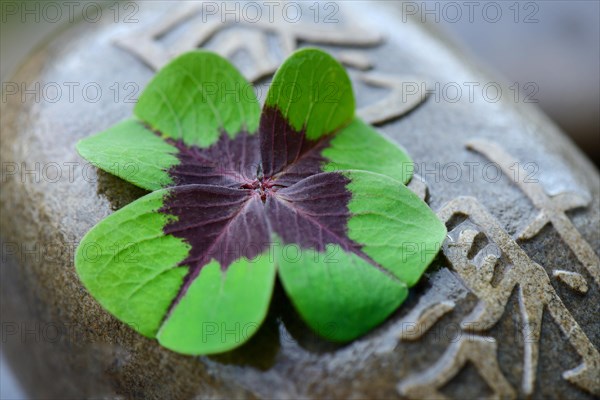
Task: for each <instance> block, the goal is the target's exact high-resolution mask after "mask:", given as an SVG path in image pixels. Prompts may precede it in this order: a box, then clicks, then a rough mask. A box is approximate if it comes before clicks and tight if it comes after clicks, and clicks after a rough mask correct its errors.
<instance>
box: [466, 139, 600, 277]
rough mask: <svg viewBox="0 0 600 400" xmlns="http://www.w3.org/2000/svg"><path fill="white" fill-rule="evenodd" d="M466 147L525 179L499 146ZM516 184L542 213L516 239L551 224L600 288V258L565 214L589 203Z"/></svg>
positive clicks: (574, 196)
mask: <svg viewBox="0 0 600 400" xmlns="http://www.w3.org/2000/svg"><path fill="white" fill-rule="evenodd" d="M467 146H468V148H470V149H472V150H474V151H476V152H478V153H480V154H482V155H484V156H485V157H487V158H488V159H489V160H490V161H493V162H495V163H496V164H498V165H499V166H500V168H502V171H503V172H504V173H505V174H507V175H508V176H511V175H510V174H511V166H512V165H517V167H518V168H519V169H520V171H519V176H526V171H525V170H524V169H523V167H522V165H520V164H519V163H516V162H515V160H514V159H513V157H511V156H510V155H509V154H508V153H507V152H506V151H505V150H504V149H503V148H501V147H500V146H498V145H497V144H495V143H492V142H489V141H485V140H475V141H471V142H469V143H468V144H467ZM515 183H516V184H517V185H518V186H519V188H520V189H521V190H522V191H523V192H524V193H525V194H526V195H527V197H528V198H529V199H530V200H531V202H532V203H533V205H534V206H535V207H536V208H538V209H539V210H540V211H539V213H538V215H537V216H536V217H535V219H534V220H533V221H532V222H531V223H530V224H529V225H528V226H527V227H525V228H524V229H523V230H522V231H521V232H520V233H519V234H518V235H517V239H521V240H526V239H531V238H533V237H534V236H535V235H537V234H538V233H539V232H540V231H541V230H542V228H543V227H544V226H545V225H546V224H548V223H551V224H552V226H553V227H554V229H556V231H557V232H558V234H559V235H560V236H561V238H562V239H563V240H564V241H565V243H566V244H567V245H568V246H569V248H570V249H571V250H572V251H573V253H574V254H575V256H576V257H577V259H578V260H579V262H581V264H583V266H584V267H585V268H586V269H587V271H588V272H589V273H590V275H591V276H592V278H593V279H594V282H596V285H600V258H598V256H597V255H596V253H595V252H594V249H593V248H592V246H590V244H589V243H588V242H587V241H586V240H585V239H584V238H583V237H582V236H581V234H580V233H579V231H578V230H577V228H575V226H574V225H573V223H572V222H571V220H570V219H569V217H568V216H567V215H566V213H565V211H567V210H571V209H574V208H579V207H585V206H587V205H588V204H589V202H590V200H588V199H585V198H583V197H581V196H580V195H578V194H575V193H561V194H559V195H557V196H554V197H549V196H548V195H547V194H546V192H545V191H544V188H543V187H542V186H541V185H540V184H538V183H535V182H526V181H525V180H521V179H517V180H516V182H515Z"/></svg>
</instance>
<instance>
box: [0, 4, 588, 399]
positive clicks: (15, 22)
mask: <svg viewBox="0 0 600 400" xmlns="http://www.w3.org/2000/svg"><path fill="white" fill-rule="evenodd" d="M84 2H85V1H84ZM84 2H77V3H84ZM87 2H92V1H87ZM93 2H94V3H96V4H98V5H100V6H102V7H110V6H111V5H112V4H114V1H93ZM35 3H40V2H39V1H5V0H2V1H0V6H1V12H0V17H1V18H0V78H1V80H2V82H4V81H6V80H8V79H10V76H11V75H12V73H13V72H14V70H15V69H16V68H18V66H19V64H20V63H21V62H23V61H24V59H25V58H26V57H27V56H28V55H29V54H30V53H31V52H32V51H33V50H34V49H35V48H36V47H37V46H40V45H41V44H43V42H44V41H45V40H47V39H48V38H50V37H51V36H52V34H53V33H55V32H57V31H59V30H62V29H65V28H67V27H68V23H69V16H68V15H67V14H66V13H63V15H62V17H61V18H57V19H56V20H54V16H50V18H38V20H37V21H36V18H35V15H29V16H27V15H25V16H23V15H21V14H20V13H12V12H10V10H11V8H10V7H14V6H15V5H16V7H17V8H19V9H28V7H30V9H35V7H36V6H35ZM57 3H60V1H59V2H57ZM71 3H72V2H71ZM408 3H410V4H408ZM398 7H403V11H404V14H406V15H411V16H412V17H413V18H416V19H418V20H422V21H426V23H428V24H430V25H435V26H436V27H437V28H438V29H439V30H440V31H441V32H442V34H443V36H446V37H447V38H448V39H449V40H450V41H452V42H454V43H455V44H456V45H457V46H458V47H459V48H462V49H463V50H464V52H465V53H466V54H468V55H469V56H470V57H471V58H473V59H475V60H476V62H478V63H479V64H480V65H482V66H484V67H485V68H486V69H488V70H489V71H490V72H491V75H492V76H495V77H496V78H497V79H499V80H501V81H503V82H504V83H505V84H506V86H507V87H510V88H515V90H517V89H518V90H520V92H521V93H520V96H522V98H525V97H526V98H527V99H528V100H529V101H530V102H533V103H537V105H538V106H539V107H540V108H541V109H542V110H544V112H545V113H546V114H547V115H548V116H550V118H551V119H552V120H554V121H555V123H556V124H557V125H559V126H560V127H561V128H562V129H563V130H564V131H565V132H566V133H567V134H568V135H569V136H570V137H571V138H572V139H573V140H574V141H575V142H576V143H577V145H578V146H579V147H580V148H581V149H582V150H583V151H584V152H585V153H586V154H587V155H588V156H589V157H590V158H591V159H592V160H593V161H594V162H595V163H596V165H600V1H597V0H591V1H589V0H579V1H577V0H576V1H566V0H564V1H563V0H557V1H520V2H517V1H501V2H493V1H471V2H464V1H456V2H455V1H450V2H444V1H418V2H405V3H404V4H403V3H402V2H398ZM64 8H65V9H66V7H64ZM498 12H500V13H501V14H502V15H500V16H499V15H498ZM0 117H1V116H0ZM3 341H4V340H3ZM0 389H1V392H0V398H1V399H20V398H23V392H22V391H21V390H20V388H19V386H18V383H17V382H16V381H15V380H14V379H13V377H12V375H11V372H10V370H9V369H8V368H7V366H6V364H5V363H4V360H3V359H2V358H1V355H0Z"/></svg>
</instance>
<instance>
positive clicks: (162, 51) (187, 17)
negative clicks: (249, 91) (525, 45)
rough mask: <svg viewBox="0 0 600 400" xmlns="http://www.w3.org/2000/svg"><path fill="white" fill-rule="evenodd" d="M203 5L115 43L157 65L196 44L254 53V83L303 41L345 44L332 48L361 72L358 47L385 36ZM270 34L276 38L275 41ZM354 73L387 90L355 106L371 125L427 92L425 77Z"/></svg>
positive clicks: (364, 66)
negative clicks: (214, 12)
mask: <svg viewBox="0 0 600 400" xmlns="http://www.w3.org/2000/svg"><path fill="white" fill-rule="evenodd" d="M205 7H206V5H205V4H198V3H184V5H183V6H181V7H174V9H173V12H172V13H169V14H168V15H167V16H165V18H163V19H162V20H161V21H160V22H159V23H157V24H155V25H151V26H147V27H145V28H144V29H142V30H141V31H140V30H136V31H135V32H132V33H129V34H126V35H124V36H121V37H118V38H117V39H116V40H115V44H116V45H117V46H119V47H120V48H122V49H124V50H126V51H128V52H130V53H132V54H134V55H135V56H137V57H138V58H139V59H140V60H142V61H143V62H144V63H145V64H147V65H148V66H150V67H151V68H153V69H155V70H157V69H159V68H161V67H162V66H163V65H165V64H166V63H167V62H168V61H169V60H171V59H172V58H173V57H175V56H177V55H179V54H181V53H184V52H186V51H190V50H193V49H196V48H198V47H207V48H212V49H213V50H214V51H216V52H218V53H219V54H221V55H222V56H224V57H227V58H230V59H231V58H233V57H234V56H235V55H236V54H238V53H244V54H245V55H246V56H247V57H249V58H250V60H251V63H250V64H251V65H250V66H249V67H248V66H247V65H242V66H240V69H241V70H242V72H243V73H244V74H245V75H246V77H247V78H248V79H249V80H250V81H251V82H256V81H258V80H260V79H261V78H265V77H268V76H269V75H271V74H273V73H274V72H275V71H276V69H277V67H278V66H279V64H280V63H281V62H282V61H283V60H284V59H285V58H286V57H287V56H288V55H289V54H291V53H292V52H293V51H294V50H296V49H297V48H298V44H299V42H305V43H310V44H316V45H327V46H337V47H342V48H343V49H341V50H340V49H337V50H331V49H328V50H329V51H331V52H332V53H333V55H334V56H335V57H337V58H338V60H340V62H342V63H343V64H345V65H346V66H348V67H351V68H356V69H358V70H360V71H366V70H369V69H371V68H372V67H373V62H372V61H371V59H370V58H369V56H368V55H367V54H366V53H365V52H364V51H361V50H357V48H359V49H365V48H372V47H375V46H378V45H380V44H381V43H382V37H381V35H379V34H378V33H375V31H374V30H373V29H361V28H360V26H358V25H357V24H356V23H355V22H353V21H349V22H348V23H346V24H335V25H333V26H329V27H327V28H324V27H323V26H320V25H321V24H308V23H306V22H303V21H302V20H301V21H299V22H298V23H289V22H285V21H282V20H279V19H276V18H275V19H274V20H273V22H269V21H268V20H262V19H259V20H258V21H252V22H249V21H246V20H245V18H244V16H243V15H240V13H239V12H238V14H237V15H236V14H231V13H227V15H224V17H226V19H225V21H224V22H223V21H221V18H216V17H213V16H209V15H207V10H206V9H205ZM263 14H265V13H263ZM265 15H267V14H265ZM180 28H184V33H185V34H181V32H179V35H178V36H177V39H176V40H172V41H170V44H168V45H167V44H164V43H163V42H164V40H163V39H164V38H165V37H166V36H168V35H170V34H172V33H173V32H175V33H177V31H178V30H180ZM272 39H275V40H274V41H275V42H276V43H277V44H276V45H274V44H273V40H272ZM171 42H172V43H171ZM211 46H213V47H211ZM354 78H355V79H358V80H360V81H362V82H364V83H366V84H367V85H370V86H376V87H382V88H386V89H388V90H389V93H388V94H387V96H386V97H384V98H383V99H381V100H379V101H378V102H377V103H375V104H373V105H368V106H366V107H364V108H363V109H359V110H358V111H357V113H358V115H360V116H361V117H363V118H364V119H365V121H367V122H369V123H371V124H380V123H384V122H387V121H390V120H393V119H396V118H399V117H401V116H403V115H404V114H406V113H407V112H409V111H411V110H412V109H414V108H415V107H417V106H419V105H420V104H421V103H422V102H423V101H424V100H425V99H426V97H427V96H426V95H425V94H424V93H423V92H422V88H423V85H421V84H420V83H421V82H422V81H423V79H421V78H413V77H409V76H398V75H390V74H381V73H375V72H362V73H360V74H359V75H357V76H355V77H354ZM406 84H410V87H411V92H410V95H409V94H408V93H406V90H405V89H406ZM413 90H414V92H413Z"/></svg>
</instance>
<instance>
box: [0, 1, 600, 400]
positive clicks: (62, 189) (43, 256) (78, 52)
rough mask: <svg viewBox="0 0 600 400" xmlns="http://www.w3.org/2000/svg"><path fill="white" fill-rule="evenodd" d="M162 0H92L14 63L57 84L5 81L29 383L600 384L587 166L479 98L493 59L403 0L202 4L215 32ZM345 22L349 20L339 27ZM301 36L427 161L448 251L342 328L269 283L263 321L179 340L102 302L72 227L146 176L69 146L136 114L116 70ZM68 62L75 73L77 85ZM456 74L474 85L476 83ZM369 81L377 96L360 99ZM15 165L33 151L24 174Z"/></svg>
mask: <svg viewBox="0 0 600 400" xmlns="http://www.w3.org/2000/svg"><path fill="white" fill-rule="evenodd" d="M169 7H171V6H170V5H168V4H163V3H154V2H146V3H142V5H141V8H140V13H139V14H138V15H137V16H136V18H138V19H139V21H140V22H139V23H138V24H115V23H114V21H113V16H112V15H108V14H105V16H104V17H103V19H102V20H101V21H100V22H98V23H96V24H87V23H81V24H80V25H78V26H77V27H75V28H72V29H70V30H68V31H66V32H64V33H62V34H60V35H59V36H58V37H57V38H55V39H54V40H52V41H51V42H50V43H49V44H48V45H47V46H45V47H44V48H42V49H41V50H40V51H39V52H38V53H36V54H35V55H34V56H33V57H31V59H30V60H29V61H28V62H27V63H26V64H25V65H23V66H22V68H21V69H20V70H19V72H18V73H17V75H16V76H15V77H14V78H13V79H12V80H11V81H12V82H16V83H19V84H20V83H21V82H25V83H27V84H28V85H29V86H31V85H33V84H34V83H35V82H40V83H41V85H42V87H43V86H44V84H48V83H50V82H56V83H58V84H59V86H60V87H61V88H62V92H63V93H62V97H60V99H58V100H57V101H48V100H49V98H48V97H49V96H52V95H47V96H46V98H44V97H43V96H42V98H41V99H40V100H39V101H35V99H33V98H32V95H27V96H26V97H27V98H26V100H27V101H25V102H23V101H21V96H20V94H18V95H10V96H7V101H6V102H4V101H3V103H2V121H1V135H2V136H1V137H2V147H1V153H0V155H1V159H2V174H3V175H2V191H1V194H0V200H1V211H2V220H1V238H2V279H1V285H2V310H1V311H2V327H3V351H4V353H5V355H6V357H7V358H8V360H9V361H10V363H11V365H12V366H13V368H14V370H15V372H16V373H17V375H18V376H19V378H20V379H21V381H22V383H23V384H24V386H25V387H26V388H27V389H28V390H29V391H30V394H31V395H33V396H36V397H44V398H65V397H69V396H73V397H83V396H85V397H92V396H93V397H102V396H107V397H108V396H115V395H120V396H124V397H127V398H189V397H193V396H198V397H202V398H213V397H219V398H230V397H249V398H255V397H256V398H263V397H266V398H299V397H314V398H320V397H324V398H396V397H401V396H403V397H411V398H419V397H433V396H437V395H440V394H444V395H446V396H450V397H456V398H476V397H482V396H485V395H490V394H494V395H496V396H498V397H502V398H513V397H518V398H525V397H532V398H540V399H542V398H544V399H546V398H572V399H591V398H593V396H594V394H595V395H596V396H598V395H600V382H599V379H598V377H599V376H600V356H599V355H598V350H597V349H598V346H599V345H600V325H599V323H600V322H599V315H600V292H599V289H600V287H599V276H600V262H599V260H598V253H599V251H600V235H599V234H598V232H599V228H600V211H599V210H600V182H599V179H600V178H599V175H598V171H597V170H596V169H595V168H594V167H593V166H592V164H591V163H590V162H589V161H588V160H586V159H585V158H584V157H583V156H582V154H581V152H580V151H579V150H577V149H576V148H575V147H574V146H573V144H572V143H571V142H570V141H568V140H567V139H566V138H565V137H564V136H563V135H562V134H561V133H560V132H559V131H558V130H557V128H556V127H555V126H554V125H552V124H551V123H550V122H549V121H548V120H547V119H546V118H545V117H544V116H543V115H542V114H541V113H539V112H538V111H537V110H536V109H534V108H532V107H531V106H529V105H526V104H515V103H514V102H512V101H511V99H512V97H511V96H510V95H509V94H508V93H509V92H508V91H507V90H506V89H505V88H503V93H502V94H503V96H502V97H501V98H500V99H499V100H498V101H492V100H494V99H492V98H493V97H494V95H493V86H494V85H493V84H491V85H488V86H489V87H491V89H489V94H488V96H487V97H486V96H485V95H484V94H483V93H482V91H481V89H482V88H483V86H484V85H485V84H487V83H490V82H492V83H493V82H494V81H493V79H491V78H489V77H487V76H486V75H485V74H484V73H483V72H482V71H480V70H479V69H478V68H477V67H474V66H473V65H471V64H469V63H468V62H466V61H465V60H464V59H463V57H462V56H461V54H459V53H457V52H456V51H455V50H453V49H452V48H451V47H450V46H448V45H447V44H444V42H443V40H441V39H440V38H439V37H436V35H435V33H432V32H430V31H428V29H427V28H426V27H425V28H424V27H423V26H421V25H420V24H418V23H416V22H414V21H408V22H403V16H402V15H401V12H400V11H401V10H400V8H399V7H398V6H397V5H390V4H380V5H379V7H377V8H374V7H369V6H367V5H365V4H360V3H354V2H346V3H342V4H341V5H340V10H339V13H338V14H337V15H336V17H337V18H339V19H340V22H339V23H337V24H329V25H327V24H323V26H317V27H315V26H313V25H311V23H310V21H309V22H306V21H304V22H301V23H298V24H291V23H288V24H286V23H282V24H278V25H269V24H260V23H258V24H246V25H244V24H229V25H221V24H219V23H217V24H215V26H216V27H217V28H216V31H215V32H210V27H211V26H212V25H210V23H208V24H203V23H201V18H200V19H199V18H198V15H199V14H198V10H196V9H195V8H194V7H196V5H195V4H191V3H184V6H180V7H179V8H175V9H168V8H169ZM365 15H368V18H365ZM179 18H181V19H179ZM309 19H310V17H309ZM184 20H185V21H184ZM199 21H200V22H199ZM356 21H362V24H363V25H364V27H363V31H362V33H360V32H361V31H359V30H358V29H359V28H358V27H357V26H356V25H355V24H356ZM169 24H171V26H169ZM275 26H276V27H277V28H274V27H275ZM273 29H275V30H273ZM344 29H348V32H359V33H358V34H355V35H352V34H348V35H346V34H343V35H340V34H339V32H342V31H343V30H344ZM161 30H164V31H165V34H161V32H160V31H161ZM321 30H322V31H321ZM266 31H269V33H268V35H267V34H266V33H265V32H266ZM336 32H337V33H336ZM150 34H156V36H157V38H152V37H150V36H149V35H150ZM265 35H267V36H268V38H267V36H265ZM273 37H274V38H275V39H279V40H280V41H279V42H278V41H277V40H273ZM263 39H264V43H263V42H262V41H261V40H263ZM281 39H288V40H286V41H281ZM296 39H300V40H302V42H308V43H309V44H311V45H320V46H322V47H324V48H325V49H327V50H329V51H331V52H332V53H333V54H335V55H336V56H337V57H338V58H340V59H341V60H343V61H344V62H345V63H346V64H347V65H349V67H350V71H351V75H352V77H353V80H354V81H355V87H356V95H357V99H358V104H359V106H360V107H362V108H361V111H359V113H360V114H361V115H363V116H365V118H367V119H369V121H370V122H374V123H378V124H379V125H380V130H381V131H382V132H383V133H384V134H385V135H386V136H387V137H389V138H391V139H392V140H394V141H397V142H399V143H401V144H402V145H403V146H404V147H406V148H407V149H408V151H409V153H410V154H411V155H412V157H413V159H414V160H415V163H416V167H417V172H418V174H419V175H420V176H421V177H422V178H423V180H422V181H421V180H419V179H418V178H416V179H414V181H413V183H411V187H412V188H413V189H414V190H415V191H416V192H418V193H423V194H424V193H427V194H428V195H427V201H428V202H429V204H430V205H431V207H432V208H433V209H434V210H435V211H436V212H437V213H438V215H439V216H440V218H442V219H444V220H445V221H447V223H448V226H449V231H450V233H449V237H448V239H447V241H446V244H445V246H444V249H443V253H442V254H440V256H439V257H438V258H437V259H436V261H435V262H434V264H433V265H432V266H431V268H430V269H429V271H428V272H427V274H426V276H425V278H424V279H423V280H422V282H421V283H420V284H419V285H417V286H416V287H415V288H413V289H411V294H410V297H409V299H408V300H407V302H406V303H405V304H404V305H403V306H402V307H400V308H399V309H398V310H397V312H396V313H395V314H394V315H393V316H392V317H391V318H390V319H389V320H388V321H387V322H385V323H384V324H382V325H381V326H380V327H378V328H377V329H375V330H373V331H372V332H371V333H369V334H368V335H366V336H364V337H363V338H361V339H359V340H356V341H354V342H352V343H349V344H347V345H344V346H340V345H332V344H330V343H327V342H325V341H323V340H321V339H319V338H318V337H317V336H315V334H314V333H312V332H311V331H310V330H309V329H308V328H307V327H306V326H305V325H304V324H303V323H302V322H301V321H300V320H299V318H298V317H297V315H296V314H295V312H294V310H293V308H292V307H291V305H290V304H289V301H288V300H287V299H286V298H285V295H283V294H282V292H281V290H280V289H278V290H277V291H276V294H275V296H274V299H273V304H272V307H271V310H270V312H269V316H268V318H267V321H266V322H265V324H264V326H263V327H262V328H261V330H260V331H259V332H258V334H257V335H256V336H255V337H254V338H252V339H251V340H250V341H249V342H248V343H247V344H245V345H244V346H242V347H241V348H239V349H237V350H235V351H232V352H230V353H227V354H222V355H218V356H210V357H188V356H183V355H179V354H175V353H173V352H170V351H168V350H166V349H163V348H161V347H160V346H158V344H157V343H156V342H155V341H153V340H149V339H146V338H143V337H141V336H140V335H138V334H137V333H135V332H134V331H132V330H131V329H130V328H128V327H127V326H125V325H123V324H122V323H120V322H119V321H117V320H115V319H114V318H113V317H111V316H110V315H109V314H107V313H106V312H105V311H104V310H103V309H102V308H101V307H100V306H99V304H98V303H97V302H96V301H95V300H94V299H93V298H92V297H91V296H90V295H89V294H88V293H87V292H86V290H85V289H84V288H83V286H82V284H81V283H80V281H79V280H78V278H77V275H76V273H75V270H74V266H73V251H74V249H75V247H76V244H77V242H78V241H79V240H80V239H81V237H82V236H83V235H84V234H85V232H87V231H88V230H89V229H90V228H91V227H92V226H93V225H94V224H96V223H97V222H99V221H100V220H102V219H103V218H104V217H105V216H107V215H109V214H110V213H111V212H113V210H115V209H118V208H120V207H122V206H124V205H126V204H128V203H129V202H131V201H132V200H134V199H135V198H137V197H139V196H141V195H142V194H143V193H144V192H143V191H141V190H139V189H136V188H134V187H132V186H131V185H129V184H127V183H125V182H123V181H121V180H119V179H118V178H115V177H113V176H112V175H110V174H106V173H101V172H98V171H97V170H95V169H94V168H88V167H87V165H86V164H85V162H84V161H83V160H82V159H81V158H79V157H78V155H77V154H76V152H75V150H74V145H75V143H76V141H77V140H79V139H81V138H83V137H86V136H88V135H90V134H92V133H95V132H98V131H100V130H102V129H104V128H106V127H109V126H110V125H112V124H114V123H115V122H117V121H119V120H121V119H123V118H125V117H127V116H129V115H130V114H131V110H132V107H133V103H128V102H125V101H124V98H125V94H126V92H127V93H128V91H130V90H131V88H132V87H133V88H135V86H129V88H126V87H125V84H126V83H129V82H133V83H135V84H136V85H138V87H139V88H140V89H141V88H143V87H144V85H145V84H146V83H147V82H148V80H149V79H150V78H151V76H152V75H153V72H154V71H153V68H156V67H158V66H160V65H162V64H164V62H166V60H168V59H169V58H170V57H172V56H173V55H174V54H175V53H178V52H181V51H184V50H187V49H189V48H190V47H193V46H194V45H196V44H198V45H202V46H205V47H207V48H213V49H216V50H220V51H225V50H226V49H229V50H230V49H233V48H236V46H242V47H246V48H249V50H250V51H251V53H250V55H255V56H257V57H256V58H255V59H252V58H251V57H249V55H248V53H242V54H240V53H239V52H234V51H233V50H232V51H231V54H230V55H231V57H232V58H233V60H234V61H235V62H236V63H237V64H238V65H239V66H240V68H241V70H242V71H243V72H244V73H245V74H246V75H247V76H249V77H251V78H255V79H253V80H257V81H261V80H260V78H261V77H262V76H265V75H267V74H268V73H269V72H270V71H271V70H272V68H273V66H276V64H277V63H278V62H280V61H281V59H282V58H283V56H284V55H285V54H287V52H289V51H291V50H293V47H294V46H296V44H297V41H296ZM261 43H263V44H264V46H262V45H261ZM286 43H287V45H282V44H286ZM290 43H293V46H292V45H291V44H290ZM153 46H158V47H153ZM161 46H164V47H161ZM286 46H287V47H286ZM290 46H291V47H290ZM229 50H227V51H229ZM257 60H258V61H257ZM257 62H258V63H259V64H257ZM425 81H426V82H428V84H429V85H430V86H428V87H430V88H434V89H435V87H436V86H435V83H436V82H437V83H439V84H440V85H439V88H438V91H437V93H441V94H440V95H436V94H435V93H434V94H431V95H430V96H429V98H427V99H426V100H425V101H424V102H421V100H423V98H421V97H420V96H419V95H418V94H417V95H416V97H415V95H412V96H409V95H408V93H407V92H408V91H409V89H412V88H414V87H415V84H416V83H418V84H419V85H420V83H421V82H425ZM66 82H78V83H80V86H78V88H77V89H76V90H75V95H74V99H70V98H69V95H68V87H67V86H65V83H66ZM402 82H405V84H402ZM407 82H408V83H409V84H410V85H411V86H410V88H409V86H407V85H406V83H407ZM469 82H479V83H480V84H481V85H480V86H478V87H475V88H476V90H475V95H474V98H473V99H472V101H471V99H470V98H469V96H468V86H466V85H465V83H469ZM87 83H96V84H98V85H99V87H100V88H101V89H102V95H101V96H100V97H99V99H98V101H97V102H92V101H90V97H93V88H90V89H88V90H89V93H86V94H85V95H86V96H88V100H87V101H86V99H85V98H84V95H83V94H82V92H81V89H83V87H84V85H86V84H87ZM115 83H117V85H118V86H119V87H120V96H119V98H118V99H117V101H115V98H114V95H115V92H114V89H110V88H111V87H114V86H113V85H114V84H115ZM449 83H450V84H452V85H454V84H457V85H458V86H460V87H461V88H462V97H460V99H458V100H457V101H454V96H453V95H450V94H449V93H450V92H448V91H446V95H444V85H446V84H449ZM381 85H383V86H384V87H383V88H378V87H377V86H381ZM417 86H418V85H417ZM90 87H91V86H90ZM421 92H423V91H422V90H421ZM403 93H404V96H403ZM490 97H492V98H490ZM71 100H73V101H71ZM377 101H383V102H384V103H379V104H378V105H376V106H374V107H373V104H376V102H377ZM369 107H370V108H369ZM492 162H493V163H492ZM36 163H37V164H36ZM52 163H55V164H52ZM71 163H72V164H71ZM469 163H475V164H469ZM515 163H516V164H515ZM36 165H37V167H36ZM56 166H58V170H59V171H61V173H62V175H61V176H60V178H59V179H55V178H56ZM26 168H27V169H29V170H31V169H34V170H35V169H36V168H38V170H39V173H38V177H39V179H36V177H35V176H32V174H28V173H26V171H25V169H26ZM502 168H504V170H505V171H504V172H505V173H504V174H503V175H499V176H496V175H497V173H498V172H499V171H500V170H501V169H502ZM457 171H460V176H459V177H457ZM517 171H518V172H519V174H518V176H515V173H516V172H517ZM584 289H585V290H584ZM575 368H577V369H575ZM574 369H575V370H574ZM566 371H571V372H566Z"/></svg>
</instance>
